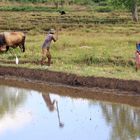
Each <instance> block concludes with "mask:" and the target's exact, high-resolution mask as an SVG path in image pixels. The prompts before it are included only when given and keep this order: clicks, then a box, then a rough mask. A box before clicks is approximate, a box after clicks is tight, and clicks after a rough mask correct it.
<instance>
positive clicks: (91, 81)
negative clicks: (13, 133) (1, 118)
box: [0, 66, 140, 94]
mask: <svg viewBox="0 0 140 140" xmlns="http://www.w3.org/2000/svg"><path fill="white" fill-rule="evenodd" d="M0 76H15V77H18V78H26V79H30V80H40V81H42V82H43V81H44V82H51V83H59V84H65V85H70V86H76V87H88V88H93V87H99V88H103V89H117V90H121V91H133V92H135V93H138V94H139V93H140V81H135V80H121V79H114V78H104V77H94V76H90V77H84V76H77V75H75V74H69V73H63V72H54V71H49V70H37V69H27V68H20V67H3V66H2V67H1V66H0Z"/></svg>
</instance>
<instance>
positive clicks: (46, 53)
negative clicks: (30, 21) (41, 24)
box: [41, 29, 58, 66]
mask: <svg viewBox="0 0 140 140" xmlns="http://www.w3.org/2000/svg"><path fill="white" fill-rule="evenodd" d="M57 39H58V36H55V30H54V29H50V31H49V33H48V35H47V37H46V39H45V41H44V43H43V45H42V59H41V65H44V64H45V60H46V57H47V58H48V62H47V64H48V66H50V64H51V53H50V46H51V42H52V41H54V42H56V41H57Z"/></svg>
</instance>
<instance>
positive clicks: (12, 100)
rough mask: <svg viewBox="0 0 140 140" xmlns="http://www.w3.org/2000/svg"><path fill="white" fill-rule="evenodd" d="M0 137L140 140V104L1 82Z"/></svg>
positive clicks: (15, 139) (10, 139) (9, 139)
mask: <svg viewBox="0 0 140 140" xmlns="http://www.w3.org/2000/svg"><path fill="white" fill-rule="evenodd" d="M71 93H72V90H71ZM0 139H1V140H39V139H41V140H47V139H48V140H140V107H139V106H137V107H133V106H130V105H125V104H119V103H111V102H105V101H99V100H95V99H89V98H82V97H70V96H64V95H60V94H57V93H51V92H49V93H48V92H47V93H45V92H39V91H36V90H30V89H24V88H17V87H12V86H4V85H1V86H0Z"/></svg>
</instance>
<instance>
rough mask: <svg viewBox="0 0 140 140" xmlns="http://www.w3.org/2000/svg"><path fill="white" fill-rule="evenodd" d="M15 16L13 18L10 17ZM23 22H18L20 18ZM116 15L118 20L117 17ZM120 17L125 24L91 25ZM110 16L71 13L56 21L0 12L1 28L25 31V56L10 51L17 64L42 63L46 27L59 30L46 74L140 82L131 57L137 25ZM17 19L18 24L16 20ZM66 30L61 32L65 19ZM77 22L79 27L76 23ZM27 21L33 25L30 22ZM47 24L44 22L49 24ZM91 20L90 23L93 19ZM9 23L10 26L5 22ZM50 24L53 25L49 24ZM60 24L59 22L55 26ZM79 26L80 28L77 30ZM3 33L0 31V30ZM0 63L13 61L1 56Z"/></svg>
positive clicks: (9, 56) (54, 17)
mask: <svg viewBox="0 0 140 140" xmlns="http://www.w3.org/2000/svg"><path fill="white" fill-rule="evenodd" d="M12 14H14V16H13V15H12ZM5 15H6V16H5ZM21 15H23V16H22V18H20V16H21ZM118 15H119V16H118ZM112 16H113V18H114V17H115V16H116V17H118V18H119V17H121V18H122V16H123V19H127V20H126V21H127V23H126V22H124V23H116V24H114V23H111V22H110V23H108V24H107V23H105V24H95V23H94V22H87V23H86V22H85V21H86V20H87V21H90V20H91V19H92V18H91V17H95V19H102V18H104V19H107V18H108V17H109V18H111V17H112ZM115 16H114V14H113V13H104V14H101V13H94V15H93V14H91V13H83V12H82V15H79V16H78V15H77V13H72V14H71V15H70V14H69V15H67V16H64V17H59V16H58V15H57V13H54V14H52V15H51V14H50V13H44V12H38V13H32V12H21V13H20V12H18V13H16V12H15V13H14V12H13V13H10V12H2V13H1V15H0V17H1V18H0V19H3V20H1V21H2V22H5V23H7V24H2V23H1V22H0V26H1V27H4V26H5V28H6V29H7V30H8V27H12V28H15V29H16V30H20V29H22V30H25V29H28V32H27V38H26V52H25V53H21V52H20V50H19V48H17V49H14V50H12V51H13V52H15V53H16V54H17V55H18V58H19V60H20V61H25V60H30V61H37V62H39V61H40V59H41V45H42V43H43V41H44V39H45V36H46V30H47V29H48V28H49V27H55V28H57V29H59V36H58V38H59V39H58V41H57V42H56V43H52V47H51V54H52V60H53V64H52V66H51V67H50V68H49V70H53V71H63V72H69V73H75V74H78V75H84V76H102V77H112V78H121V79H135V80H140V72H135V63H134V53H135V42H136V41H138V40H139V36H140V24H139V23H133V22H132V21H131V20H130V17H129V14H128V13H124V14H120V13H119V14H118V13H116V14H115ZM17 18H18V22H17V21H16V20H15V19H17ZM65 18H66V20H67V22H66V23H65V25H66V27H65V28H64V26H63V25H64V23H63V22H64V21H65V20H64V19H65ZM77 18H79V21H80V22H79V23H77V21H76V20H78V19H77ZM28 19H29V20H30V21H32V22H29V21H28ZM49 20H50V22H45V21H49ZM92 20H93V19H92ZM7 21H10V22H7ZM51 21H54V22H53V24H51ZM58 21H59V22H58ZM79 24H81V25H82V27H80V26H79ZM1 31H2V30H1ZM0 60H8V61H15V57H14V56H13V55H12V54H11V53H10V52H7V53H1V55H0ZM20 61H19V65H15V64H5V63H2V62H1V65H8V66H18V67H27V68H33V69H34V68H35V69H44V68H43V67H41V66H40V65H39V64H31V63H26V64H20Z"/></svg>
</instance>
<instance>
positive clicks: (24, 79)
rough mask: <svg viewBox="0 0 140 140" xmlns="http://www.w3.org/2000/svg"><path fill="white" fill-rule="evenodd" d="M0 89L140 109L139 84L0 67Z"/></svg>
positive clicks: (137, 82) (136, 82)
mask: <svg viewBox="0 0 140 140" xmlns="http://www.w3.org/2000/svg"><path fill="white" fill-rule="evenodd" d="M0 85H9V86H14V87H21V88H27V89H33V90H37V91H40V92H44V93H46V94H49V93H54V94H55V93H56V94H60V95H62V96H63V95H64V96H70V97H74V98H86V99H96V100H103V101H109V102H117V103H123V104H129V105H133V106H140V94H139V93H140V92H139V91H140V89H139V85H140V82H139V81H129V80H119V79H111V78H103V77H100V78H98V77H80V76H77V75H74V74H68V73H61V72H53V71H46V70H35V69H26V68H15V67H0Z"/></svg>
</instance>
